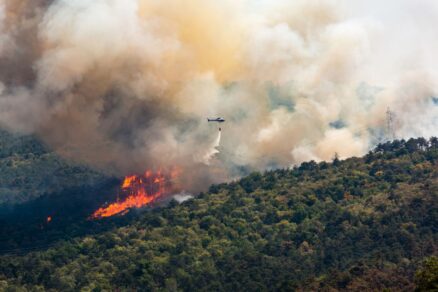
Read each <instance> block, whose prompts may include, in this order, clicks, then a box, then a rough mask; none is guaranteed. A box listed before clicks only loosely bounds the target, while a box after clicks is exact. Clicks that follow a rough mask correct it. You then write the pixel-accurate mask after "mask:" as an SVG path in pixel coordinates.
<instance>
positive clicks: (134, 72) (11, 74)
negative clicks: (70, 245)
mask: <svg viewBox="0 0 438 292" xmlns="http://www.w3.org/2000/svg"><path fill="white" fill-rule="evenodd" d="M353 2H354V1H353ZM367 3H370V4H369V5H368V4H367V6H366V7H364V6H362V5H360V4H358V2H355V3H353V4H352V3H351V2H347V1H331V0H310V1H309V0H306V1H305V0H297V1H264V0H240V1H231V0H230V1H220V2H218V1H213V0H190V1H179V0H164V1H155V0H94V1H87V0H77V1H68V0H55V1H48V0H39V1H35V0H32V1H31V0H19V1H17V0H3V2H0V124H1V125H2V126H4V127H7V128H9V129H12V130H16V131H21V132H27V133H35V134H37V135H38V136H40V137H42V138H43V139H44V141H46V142H47V143H48V144H49V145H51V146H52V147H54V149H56V150H57V151H58V152H59V153H60V154H62V155H64V156H66V157H69V158H73V159H76V160H79V161H83V162H86V163H89V164H92V165H94V166H96V167H100V168H102V169H106V170H109V171H111V172H114V173H119V174H125V173H127V172H135V171H143V170H144V169H145V168H146V167H148V168H151V167H156V168H158V167H168V166H172V165H179V166H181V167H183V168H186V169H190V170H191V171H190V175H191V176H192V177H191V178H190V180H188V179H187V180H186V181H187V184H188V187H194V188H196V187H197V186H200V185H202V184H206V183H209V182H211V181H214V180H217V181H220V180H223V179H229V178H231V177H233V176H235V175H238V174H239V173H238V169H241V168H242V167H244V168H248V169H264V168H267V167H285V166H290V165H292V164H296V163H299V162H302V161H305V160H308V159H315V160H328V159H331V158H332V157H333V155H334V153H335V152H337V153H338V154H339V155H340V156H341V157H349V156H354V155H362V154H364V153H365V152H366V151H367V150H368V149H369V148H370V147H372V146H373V145H374V143H376V142H377V141H379V140H381V139H383V136H384V132H385V112H386V108H387V107H391V109H392V110H394V111H395V112H396V114H397V119H396V123H395V126H396V130H397V135H398V136H399V137H410V136H418V135H422V136H431V135H436V129H437V126H438V118H437V117H438V106H437V103H438V102H437V99H436V98H434V97H435V96H436V94H437V90H436V88H437V76H436V72H435V71H436V70H434V68H436V66H435V65H438V64H436V63H437V61H436V60H435V57H434V54H435V51H436V50H435V49H436V48H438V41H437V40H436V38H435V37H434V36H433V35H434V34H433V30H432V29H431V28H430V27H433V26H434V25H435V22H436V19H437V16H438V5H437V4H436V3H435V2H434V1H426V0H423V1H419V3H420V4H419V5H417V6H416V7H415V8H413V7H412V2H409V1H397V2H394V1H389V2H388V3H386V2H385V4H381V3H380V2H378V1H371V2H367ZM395 8H397V9H395ZM399 17H402V18H403V20H404V21H403V22H402V21H400V19H399ZM412 19H414V20H418V19H421V21H413V20H412ZM207 116H223V117H225V118H226V119H227V122H226V124H225V125H224V132H223V135H222V140H221V146H220V147H221V151H220V154H219V155H218V159H215V160H214V161H212V162H211V163H210V166H207V165H205V163H202V161H201V162H200V161H199V156H200V155H201V156H202V155H203V153H207V152H208V151H209V150H210V149H211V141H212V140H214V137H215V135H217V132H216V127H213V128H212V126H211V125H209V124H207V123H206V121H205V118H206V117H207Z"/></svg>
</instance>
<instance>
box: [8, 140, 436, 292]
mask: <svg viewBox="0 0 438 292" xmlns="http://www.w3.org/2000/svg"><path fill="white" fill-rule="evenodd" d="M437 196H438V140H437V139H436V138H432V139H431V140H429V141H426V140H425V139H422V138H420V139H411V140H409V141H394V142H392V143H386V144H382V145H379V146H378V147H377V148H376V149H375V150H374V151H372V152H370V153H369V154H367V155H366V156H365V157H363V158H350V159H347V160H345V161H339V160H337V159H335V160H334V161H333V162H332V163H325V162H321V163H315V162H313V161H311V162H307V163H303V164H302V165H300V166H299V167H296V168H293V169H283V170H275V171H269V172H266V173H263V174H260V173H253V174H251V175H250V176H248V177H245V178H243V179H241V180H239V181H235V182H231V183H227V184H220V185H214V186H212V187H211V188H210V190H209V191H208V192H207V193H201V194H200V195H199V196H197V197H196V198H195V199H192V200H189V201H186V202H184V203H182V204H178V203H177V202H175V201H173V202H171V203H170V204H169V205H168V206H165V207H162V208H156V209H153V210H150V211H149V212H144V213H143V214H141V215H139V216H138V218H137V219H136V220H135V221H134V222H131V223H129V224H127V225H126V226H124V227H118V228H114V229H112V230H110V231H107V232H103V233H101V234H99V235H93V236H85V237H78V238H76V239H74V240H70V241H66V242H61V243H58V244H57V245H56V246H55V247H52V248H50V249H48V250H46V251H41V252H31V253H28V254H26V255H23V256H13V255H10V256H2V257H0V289H1V288H4V289H11V291H14V290H13V289H28V290H36V291H38V289H40V290H43V289H44V290H49V291H50V290H52V291H78V290H81V289H82V290H83V291H106V290H114V291H117V290H119V291H125V290H135V289H137V290H140V291H159V290H162V289H166V290H173V291H176V290H181V291H194V290H196V291H198V290H200V291H207V290H210V291H211V290H214V291H230V290H239V291H240V290H246V291H265V290H278V291H281V290H288V291H290V290H305V291H309V290H315V291H316V290H330V289H337V290H350V291H351V290H353V291H364V290H383V289H385V288H388V289H394V290H396V291H403V290H404V291H412V289H413V288H414V272H415V270H416V269H417V268H418V266H419V264H420V262H421V261H422V260H423V259H424V258H426V257H428V256H431V255H434V254H437V251H438V244H437V242H438V233H437V228H438V203H437V202H438V200H437V199H438V198H437ZM107 222H111V219H110V220H108V221H107Z"/></svg>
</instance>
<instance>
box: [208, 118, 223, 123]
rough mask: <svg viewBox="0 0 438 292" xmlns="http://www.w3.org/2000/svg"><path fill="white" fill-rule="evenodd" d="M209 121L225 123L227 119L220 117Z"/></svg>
mask: <svg viewBox="0 0 438 292" xmlns="http://www.w3.org/2000/svg"><path fill="white" fill-rule="evenodd" d="M207 121H208V122H217V123H223V122H225V119H224V118H221V117H218V118H216V119H210V118H207Z"/></svg>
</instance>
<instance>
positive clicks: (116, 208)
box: [91, 170, 179, 219]
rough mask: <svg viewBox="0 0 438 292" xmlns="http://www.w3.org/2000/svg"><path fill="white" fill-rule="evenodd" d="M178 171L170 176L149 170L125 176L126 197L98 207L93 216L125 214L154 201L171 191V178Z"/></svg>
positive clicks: (123, 189)
mask: <svg viewBox="0 0 438 292" xmlns="http://www.w3.org/2000/svg"><path fill="white" fill-rule="evenodd" d="M177 173H179V172H177V171H175V170H172V171H171V172H170V175H169V176H165V175H163V174H162V173H161V171H158V172H157V173H155V174H154V173H152V172H151V171H149V170H148V171H146V172H145V173H144V175H130V176H127V177H125V179H124V180H123V183H122V185H121V187H120V195H121V197H123V198H124V199H123V200H118V201H117V202H114V203H111V204H109V205H107V206H106V207H101V208H99V209H97V210H96V211H95V212H94V213H93V215H91V218H92V219H100V218H105V217H110V216H114V215H116V214H122V215H124V214H126V213H127V212H128V211H129V209H131V208H141V207H143V206H146V205H148V204H150V203H152V202H153V201H155V200H156V199H157V198H159V197H161V196H163V195H165V194H167V193H168V192H169V191H170V187H171V181H170V180H171V179H174V178H175V177H176V174H177Z"/></svg>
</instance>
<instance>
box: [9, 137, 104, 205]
mask: <svg viewBox="0 0 438 292" xmlns="http://www.w3.org/2000/svg"><path fill="white" fill-rule="evenodd" d="M104 178H105V177H104V175H102V174H100V173H98V172H96V171H94V170H91V169H89V168H87V167H85V166H82V165H78V164H75V163H72V162H70V161H66V160H64V159H62V158H60V157H59V156H58V155H57V154H55V153H54V152H53V151H51V150H49V148H48V147H46V146H45V145H44V144H43V143H41V142H40V141H39V140H38V139H36V138H35V137H33V136H23V135H18V134H12V133H10V132H7V131H4V130H1V129H0V206H1V205H6V204H8V205H11V204H17V203H24V202H27V201H30V200H33V199H36V198H38V197H40V196H42V195H44V194H51V193H55V192H59V191H62V190H64V189H67V188H72V187H78V186H86V185H94V184H97V183H99V182H102V181H103V180H104Z"/></svg>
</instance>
